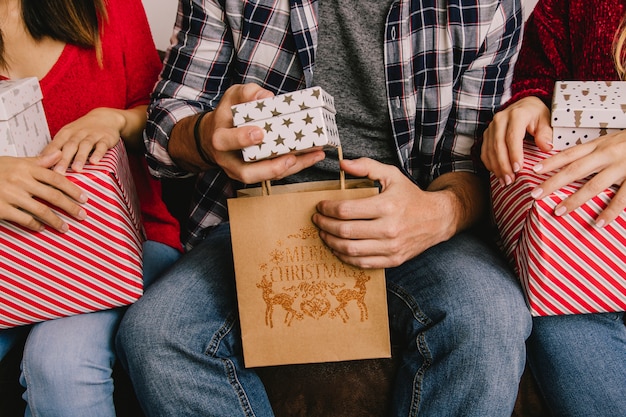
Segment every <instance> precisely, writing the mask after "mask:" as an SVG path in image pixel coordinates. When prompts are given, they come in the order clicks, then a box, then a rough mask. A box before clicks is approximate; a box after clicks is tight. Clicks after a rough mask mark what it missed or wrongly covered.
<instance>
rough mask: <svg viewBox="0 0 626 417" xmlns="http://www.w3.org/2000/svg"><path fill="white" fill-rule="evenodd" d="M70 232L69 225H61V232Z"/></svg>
mask: <svg viewBox="0 0 626 417" xmlns="http://www.w3.org/2000/svg"><path fill="white" fill-rule="evenodd" d="M68 230H70V227H69V226H68V225H67V223H63V224H62V225H61V232H63V233H65V232H67V231H68Z"/></svg>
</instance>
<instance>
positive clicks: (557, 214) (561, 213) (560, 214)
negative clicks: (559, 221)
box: [554, 206, 566, 216]
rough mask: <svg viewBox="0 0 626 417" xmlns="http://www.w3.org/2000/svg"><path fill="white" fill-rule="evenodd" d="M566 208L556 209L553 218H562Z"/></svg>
mask: <svg viewBox="0 0 626 417" xmlns="http://www.w3.org/2000/svg"><path fill="white" fill-rule="evenodd" d="M565 210H566V208H565V207H563V206H561V207H557V208H556V210H554V215H555V216H562V215H563V214H564V213H565Z"/></svg>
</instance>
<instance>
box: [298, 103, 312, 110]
mask: <svg viewBox="0 0 626 417" xmlns="http://www.w3.org/2000/svg"><path fill="white" fill-rule="evenodd" d="M306 109H310V107H309V106H307V105H306V104H304V101H303V102H302V104H300V110H306Z"/></svg>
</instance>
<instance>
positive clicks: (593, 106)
mask: <svg viewBox="0 0 626 417" xmlns="http://www.w3.org/2000/svg"><path fill="white" fill-rule="evenodd" d="M551 125H552V131H553V139H552V142H553V149H554V150H562V149H565V148H569V147H571V146H574V145H576V144H580V143H585V142H588V141H590V140H592V139H595V138H597V137H599V136H603V135H606V134H609V133H613V132H617V131H620V130H622V129H624V128H626V81H557V82H556V83H555V86H554V96H553V100H552V118H551Z"/></svg>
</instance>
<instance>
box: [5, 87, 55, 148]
mask: <svg viewBox="0 0 626 417" xmlns="http://www.w3.org/2000/svg"><path fill="white" fill-rule="evenodd" d="M41 99H42V95H41V89H40V88H39V81H37V78H35V77H30V78H23V79H17V80H3V81H0V155H7V156H35V155H37V154H39V152H41V150H42V149H43V148H44V147H45V146H46V145H47V144H48V142H50V131H49V130H48V124H47V122H46V117H45V114H44V110H43V106H42V104H41Z"/></svg>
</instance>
